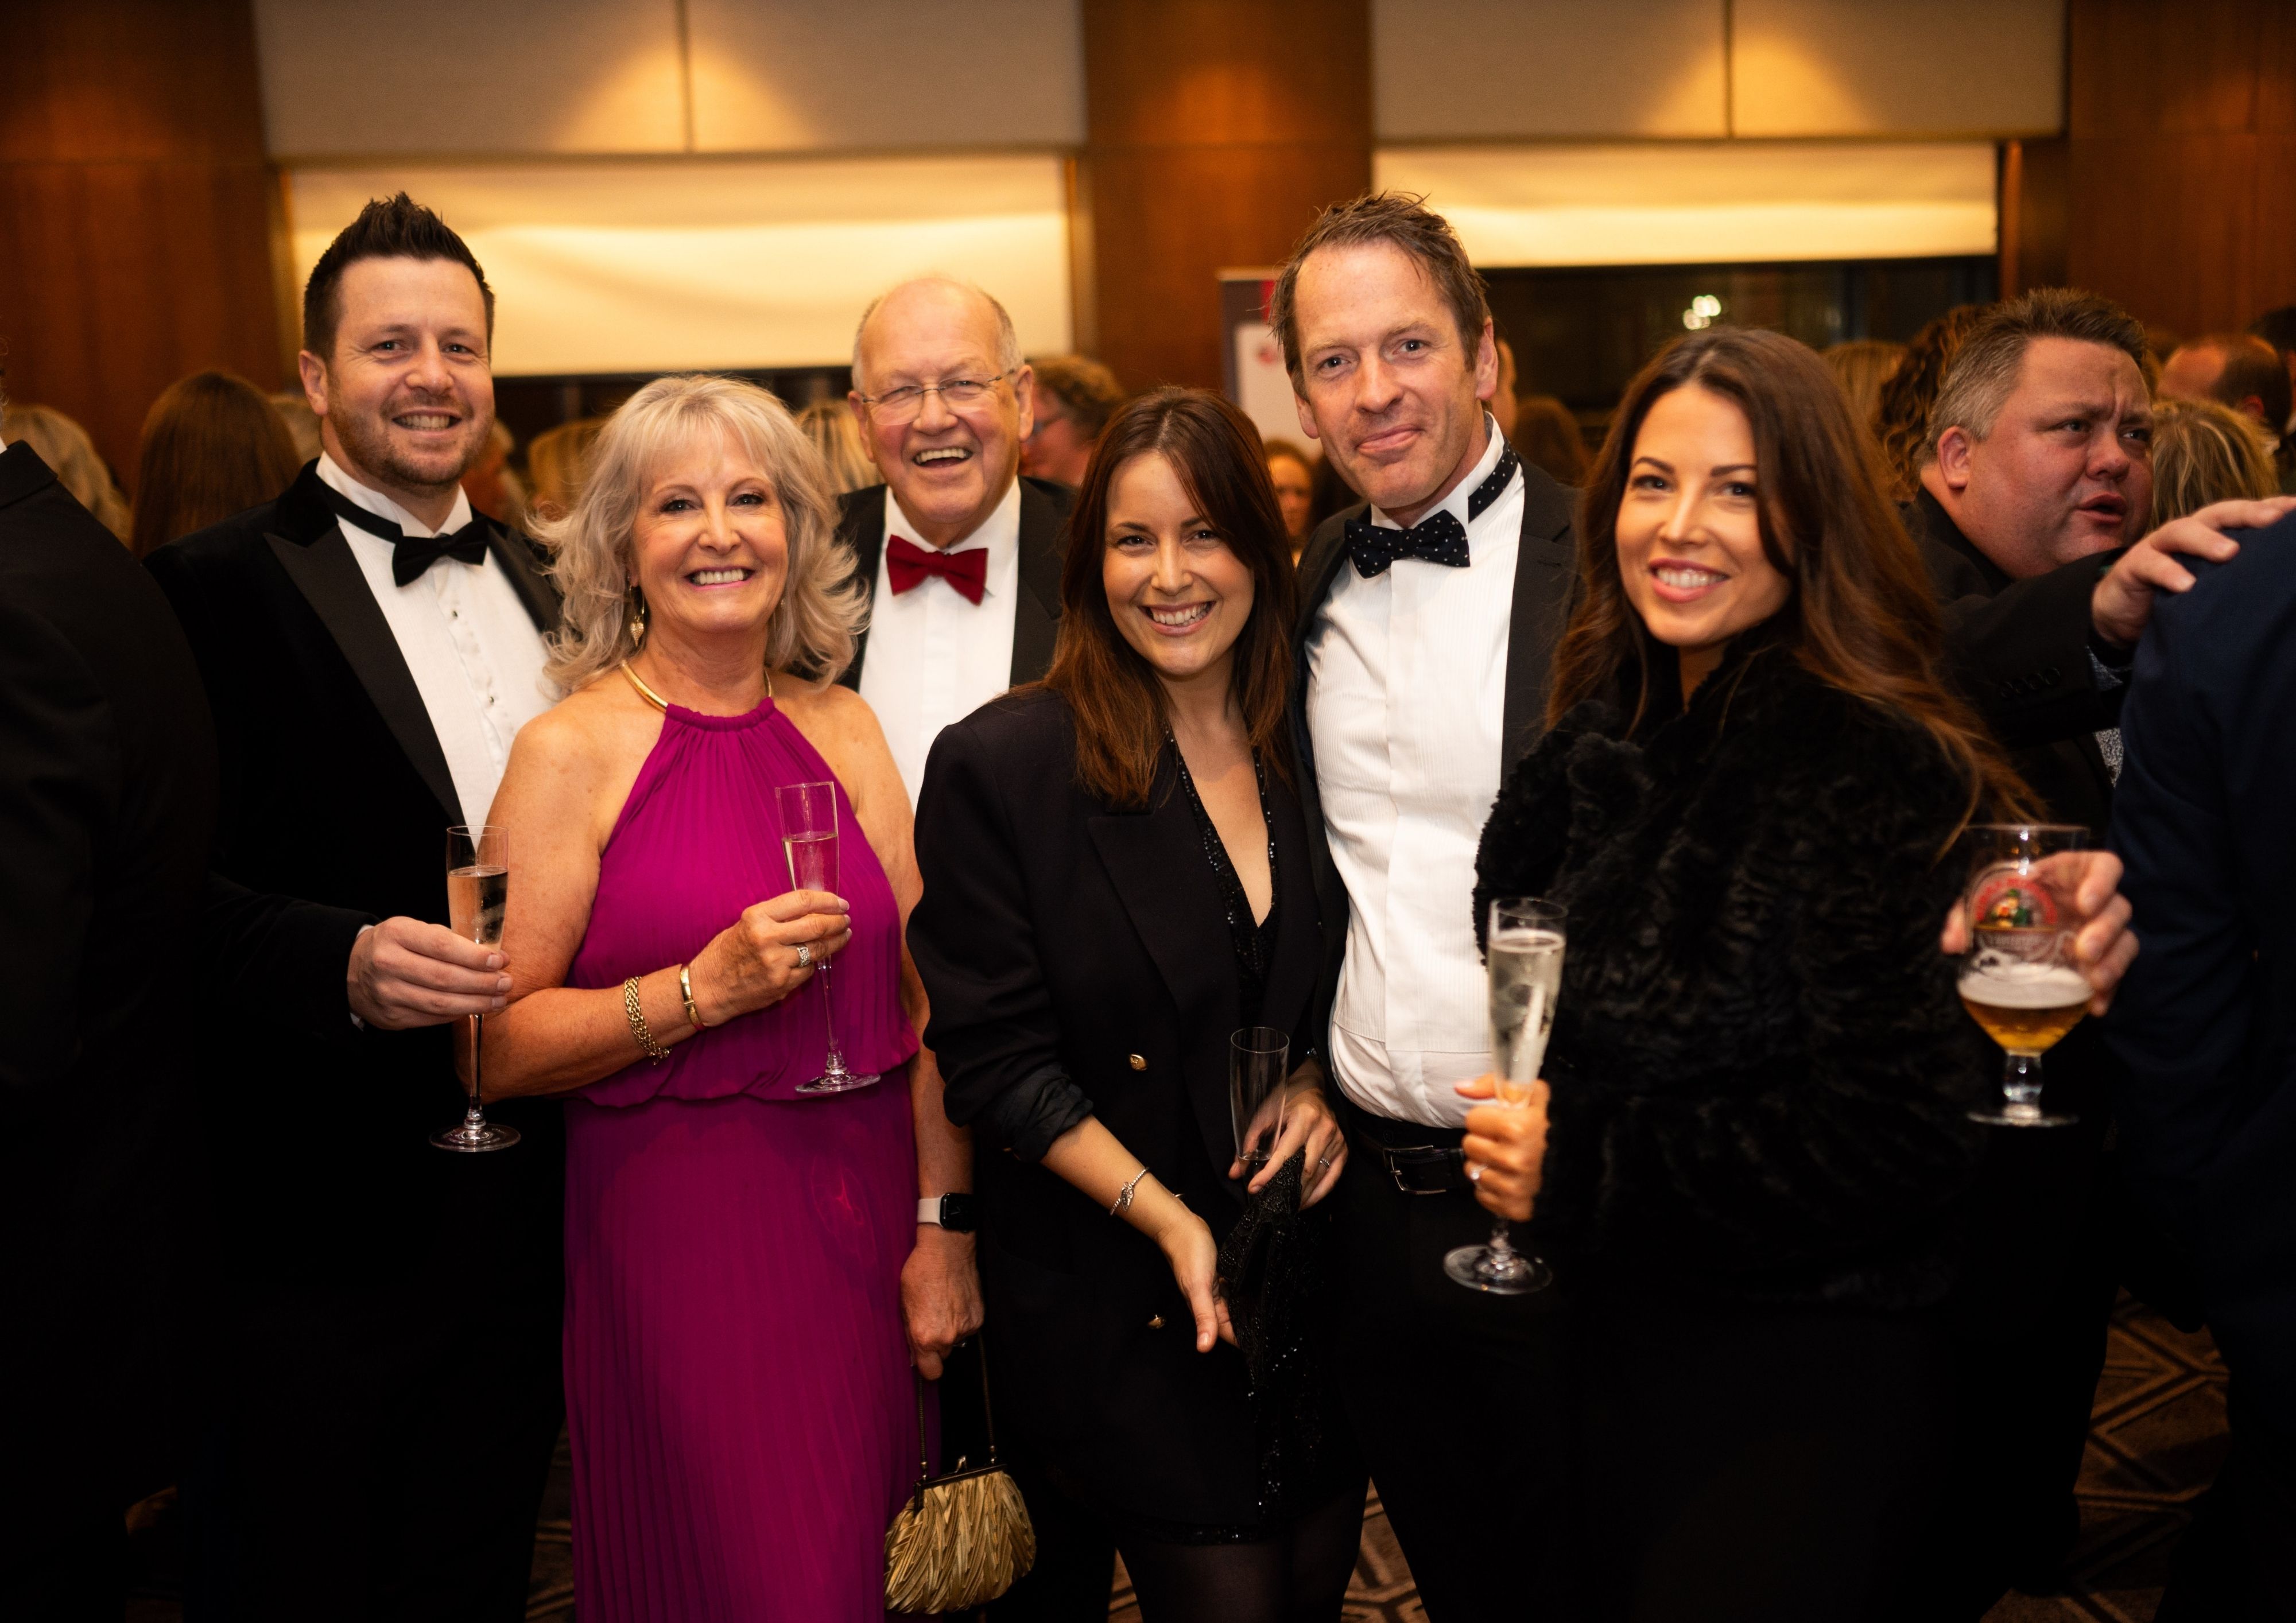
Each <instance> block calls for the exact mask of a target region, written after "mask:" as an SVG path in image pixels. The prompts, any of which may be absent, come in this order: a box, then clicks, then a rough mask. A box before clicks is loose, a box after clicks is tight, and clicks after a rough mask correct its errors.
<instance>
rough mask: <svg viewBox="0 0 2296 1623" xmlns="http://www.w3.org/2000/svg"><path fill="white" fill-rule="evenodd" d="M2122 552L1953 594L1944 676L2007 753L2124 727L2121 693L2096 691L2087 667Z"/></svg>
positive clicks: (1948, 604)
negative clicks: (2099, 591) (2099, 597)
mask: <svg viewBox="0 0 2296 1623" xmlns="http://www.w3.org/2000/svg"><path fill="white" fill-rule="evenodd" d="M2119 559H2120V553H2117V552H2113V553H2100V554H2098V555H2097V556H2095V557H2093V558H2083V559H2080V560H2079V561H2076V562H2073V563H2069V564H2066V565H2065V566H2064V567H2063V568H2062V569H2057V570H2050V571H2049V573H2047V574H2046V575H2037V576H2035V577H2034V578H2032V579H2030V580H2020V581H2014V582H2013V583H2011V584H2010V585H2009V586H2006V587H2005V588H2003V589H2002V590H2001V591H2000V592H1998V593H1997V594H1993V595H1992V596H1985V595H1983V594H1978V593H1971V594H1965V595H1958V596H1956V595H1948V597H1947V599H1946V601H1945V602H1943V603H1942V604H1941V605H1940V607H1941V610H1942V612H1943V614H1944V617H1945V653H1946V665H1947V668H1948V672H1949V673H1950V674H1951V676H1952V678H1953V680H1954V682H1955V684H1956V686H1957V687H1958V688H1959V690H1960V692H1961V693H1962V694H1963V695H1964V697H1965V698H1967V699H1968V700H1969V701H1970V702H1971V703H1972V704H1974V705H1975V706H1976V707H1977V709H1978V711H1979V713H1980V715H1982V716H1983V717H1984V718H1985V722H1986V725H1988V726H1989V728H1991V729H1992V732H1993V735H1994V736H1995V737H1996V738H1997V739H1998V740H1999V741H2000V742H2001V743H2002V744H2003V745H2004V747H2005V748H2007V749H2011V750H2023V749H2029V748H2030V747H2032V746H2033V745H2036V744H2052V743H2055V742H2058V741H2059V740H2061V739H2067V738H2073V737H2077V736H2079V734H2084V733H2095V732H2097V731H2098V730H2100V729H2101V728H2104V727H2110V726H2113V725H2118V723H2119V721H2120V701H2121V695H2122V693H2123V692H2124V691H2125V690H2124V689H2121V688H2119V687H2115V688H2112V689H2111V690H2109V691H2108V690H2104V689H2100V688H2099V687H2098V685H2097V683H2096V675H2095V671H2094V670H2093V669H2092V668H2090V665H2089V636H2090V634H2091V632H2092V630H2093V629H2094V626H2095V619H2094V615H2093V611H2091V608H2090V600H2091V598H2092V597H2093V596H2094V595H2095V592H2096V583H2097V579H2098V578H2099V577H2100V576H2102V575H2103V573H2104V571H2105V570H2109V569H2111V568H2112V566H2113V564H2114V563H2115V562H2116V561H2119Z"/></svg>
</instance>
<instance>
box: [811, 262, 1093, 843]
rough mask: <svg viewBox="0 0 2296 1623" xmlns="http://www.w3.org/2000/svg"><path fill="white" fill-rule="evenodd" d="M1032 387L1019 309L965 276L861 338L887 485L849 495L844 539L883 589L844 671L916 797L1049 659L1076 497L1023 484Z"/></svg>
mask: <svg viewBox="0 0 2296 1623" xmlns="http://www.w3.org/2000/svg"><path fill="white" fill-rule="evenodd" d="M1035 394H1036V379H1035V374H1034V373H1033V372H1032V371H1031V369H1030V368H1029V365H1027V364H1026V363H1025V362H1023V361H1022V360H1021V346H1020V342H1019V340H1017V339H1016V338H1015V337H1014V335H1013V318H1012V317H1011V316H1008V315H1006V314H1005V307H1004V306H1003V305H1000V304H998V303H997V302H996V300H995V299H992V298H990V297H989V296H988V294H987V293H985V292H983V291H980V289H979V288H977V287H973V286H971V285H969V284H968V283H962V282H956V281H952V280H950V279H948V278H947V277H940V276H931V277H923V278H920V279H919V280H917V281H914V282H905V283H901V284H900V285H899V286H898V287H896V288H894V289H893V290H892V291H890V292H888V293H886V294H884V295H883V296H882V297H881V298H879V299H877V300H876V301H875V302H874V303H873V304H872V305H870V307H869V308H868V309H867V310H866V311H865V313H864V314H863V316H862V317H861V325H860V328H859V330H858V331H857V332H855V334H854V335H853V392H852V394H851V395H850V396H849V397H848V398H849V401H850V403H851V405H852V407H853V413H854V415H855V416H856V418H857V419H858V420H859V422H860V424H861V436H862V439H864V441H865V442H866V444H867V445H868V447H869V454H870V455H871V456H873V458H875V460H876V463H877V467H878V471H880V472H881V473H882V474H883V475H884V476H885V482H884V483H883V484H881V485H872V486H869V487H867V488H864V489H860V490H856V491H853V492H851V493H850V494H849V495H848V496H845V497H844V498H843V500H844V512H843V517H842V521H841V522H840V525H839V534H840V536H841V537H842V538H843V539H844V540H845V541H846V542H847V543H848V544H849V545H850V546H851V547H852V548H853V550H854V553H855V554H856V556H857V559H858V561H859V565H860V578H861V579H862V580H863V581H864V582H865V583H866V585H867V587H868V590H869V594H870V615H869V631H868V632H867V634H866V635H865V637H864V638H863V641H862V643H861V647H860V652H858V653H857V654H856V655H855V656H854V660H853V667H852V668H851V669H850V670H849V671H848V672H847V673H846V676H845V677H844V680H845V681H846V682H847V683H849V684H852V685H855V686H857V687H858V688H859V689H860V690H861V696H862V697H863V698H865V699H866V700H867V701H869V707H870V709H873V710H874V711H876V713H877V719H878V721H879V722H880V723H881V725H883V727H884V729H885V741H886V742H887V743H888V744H890V746H891V747H892V751H893V760H894V762H895V764H896V765H898V766H899V767H900V769H901V780H902V782H903V783H906V784H907V785H908V790H909V799H910V802H911V803H912V804H914V802H915V800H916V797H917V790H918V788H919V787H920V786H921V785H922V783H923V782H924V775H925V755H926V752H927V751H928V750H931V748H932V742H933V739H934V738H935V737H936V736H938V735H939V732H940V730H941V729H942V728H943V727H945V726H947V725H948V724H949V723H951V722H953V721H956V720H960V719H962V718H963V717H965V716H967V715H969V714H970V713H971V712H972V711H973V710H975V709H979V708H980V706H981V705H983V704H985V703H987V702H988V701H989V700H991V699H994V698H995V697H996V695H997V694H999V693H1003V692H1004V691H1005V689H1006V688H1008V687H1011V686H1013V685H1014V684H1018V683H1022V682H1033V681H1035V680H1036V679H1037V677H1038V676H1043V675H1044V674H1045V670H1046V667H1047V666H1049V665H1050V664H1051V663H1052V658H1053V635H1054V629H1055V628H1056V627H1058V625H1059V623H1060V612H1061V557H1060V534H1061V525H1062V521H1064V520H1066V519H1067V517H1068V512H1069V504H1070V501H1071V499H1072V493H1071V492H1070V490H1069V489H1068V488H1066V487H1064V486H1061V485H1056V484H1053V483H1049V482H1047V481H1045V480H1034V479H1023V478H1022V477H1021V472H1020V467H1021V442H1022V441H1024V440H1025V439H1027V438H1028V437H1029V430H1030V429H1031V427H1032V426H1033V424H1034V416H1033V410H1032V407H1033V405H1034V398H1035Z"/></svg>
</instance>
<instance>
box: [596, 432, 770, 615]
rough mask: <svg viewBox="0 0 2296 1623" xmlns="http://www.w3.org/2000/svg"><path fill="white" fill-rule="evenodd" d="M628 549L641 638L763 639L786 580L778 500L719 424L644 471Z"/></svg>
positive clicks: (746, 450) (752, 459)
mask: <svg viewBox="0 0 2296 1623" xmlns="http://www.w3.org/2000/svg"><path fill="white" fill-rule="evenodd" d="M631 550H632V552H633V553H634V554H635V561H636V565H637V581H638V586H639V589H640V590H642V591H643V592H644V594H645V600H646V612H647V616H648V621H647V629H646V635H647V637H648V638H649V639H650V640H651V639H652V638H654V637H658V636H660V635H664V634H665V633H667V634H668V635H671V636H673V637H679V638H685V639H712V638H717V637H723V636H731V635H757V636H760V637H762V636H763V635H765V629H766V622H767V619H769V618H770V617H771V616H772V614H773V611H774V609H775V606H776V605H777V604H779V603H780V602H781V598H782V587H783V584H784V583H785V582H786V581H787V579H788V577H789V535H788V531H787V529H786V528H785V525H784V521H783V512H782V504H781V497H780V496H779V494H778V492H777V491H776V489H775V485H774V482H773V480H771V479H770V478H769V477H767V473H766V471H765V470H764V469H762V468H761V467H759V466H758V463H757V459H756V458H755V457H754V456H753V455H751V454H750V449H749V447H747V446H745V445H743V444H742V441H741V439H740V438H739V437H738V436H736V435H734V434H731V433H728V432H726V431H724V430H717V431H716V432H713V433H710V434H708V435H705V436H703V437H702V438H701V439H696V440H695V441H693V443H692V444H690V445H687V446H685V447H681V448H680V449H679V450H677V451H676V452H675V453H674V454H673V455H670V456H668V457H666V458H664V459H663V461H662V462H661V463H660V465H659V466H657V467H656V468H655V469H654V470H653V474H652V478H651V479H649V480H647V481H646V487H645V494H644V496H643V497H642V498H641V499H640V501H639V504H638V514H637V520H636V522H635V525H634V526H633V527H632V537H631Z"/></svg>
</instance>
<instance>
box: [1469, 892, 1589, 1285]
mask: <svg viewBox="0 0 2296 1623" xmlns="http://www.w3.org/2000/svg"><path fill="white" fill-rule="evenodd" d="M1563 917H1564V912H1563V909H1562V908H1561V907H1558V906H1555V905H1554V903H1552V902H1543V901H1539V900H1538V899H1536V898H1524V899H1521V900H1514V901H1496V902H1493V903H1492V904H1491V916H1490V928H1489V929H1488V931H1487V932H1486V933H1485V936H1484V941H1485V947H1484V955H1483V956H1484V963H1485V964H1486V966H1487V968H1488V971H1489V977H1490V1015H1491V1070H1492V1074H1493V1078H1494V1084H1495V1087H1496V1094H1495V1098H1496V1101H1497V1102H1498V1103H1500V1104H1503V1105H1508V1106H1511V1107H1513V1108H1514V1109H1517V1110H1521V1109H1522V1108H1523V1107H1524V1106H1526V1105H1528V1104H1529V1102H1530V1092H1531V1088H1532V1086H1534V1085H1535V1084H1536V1083H1537V1082H1538V1068H1539V1065H1540V1064H1541V1063H1542V1062H1544V1061H1545V1060H1546V1038H1547V1035H1548V1033H1550V1032H1552V1031H1553V1030H1554V1002H1555V999H1556V998H1557V997H1558V996H1561V995H1562V921H1563ZM1443 1271H1444V1272H1445V1273H1446V1274H1448V1275H1450V1276H1451V1277H1452V1278H1453V1279H1454V1280H1456V1281H1457V1282H1458V1283H1460V1284H1463V1285H1464V1286H1466V1287H1467V1288H1468V1289H1469V1290H1471V1291H1489V1292H1491V1293H1492V1294H1493V1295H1495V1296H1522V1295H1526V1294H1528V1293H1529V1292H1530V1291H1538V1290H1543V1289H1545V1288H1546V1285H1547V1284H1548V1283H1549V1282H1551V1281H1552V1280H1553V1279H1554V1272H1553V1271H1552V1270H1551V1269H1549V1268H1548V1267H1547V1266H1546V1264H1545V1263H1544V1262H1541V1261H1540V1260H1539V1259H1538V1258H1536V1257H1532V1256H1529V1255H1527V1254H1526V1253H1524V1252H1521V1251H1518V1250H1515V1249H1514V1244H1513V1241H1512V1239H1511V1238H1510V1237H1509V1234H1508V1232H1507V1220H1506V1219H1505V1217H1497V1218H1495V1219H1493V1220H1492V1224H1491V1240H1490V1243H1489V1244H1488V1245H1463V1246H1460V1247H1458V1248H1457V1249H1456V1250H1453V1251H1450V1252H1448V1253H1447V1254H1446V1255H1445V1257H1444V1258H1443Z"/></svg>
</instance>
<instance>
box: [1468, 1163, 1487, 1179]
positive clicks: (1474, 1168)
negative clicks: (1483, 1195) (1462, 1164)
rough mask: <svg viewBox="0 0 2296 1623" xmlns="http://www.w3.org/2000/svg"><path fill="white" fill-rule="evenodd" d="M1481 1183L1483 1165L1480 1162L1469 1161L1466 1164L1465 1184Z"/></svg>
mask: <svg viewBox="0 0 2296 1623" xmlns="http://www.w3.org/2000/svg"><path fill="white" fill-rule="evenodd" d="M1482 1181H1483V1164H1482V1163H1481V1162H1480V1161H1469V1162H1468V1163H1467V1182H1469V1183H1470V1184H1480V1183H1481V1182H1482Z"/></svg>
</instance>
